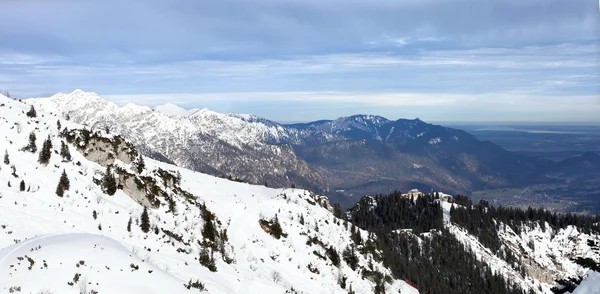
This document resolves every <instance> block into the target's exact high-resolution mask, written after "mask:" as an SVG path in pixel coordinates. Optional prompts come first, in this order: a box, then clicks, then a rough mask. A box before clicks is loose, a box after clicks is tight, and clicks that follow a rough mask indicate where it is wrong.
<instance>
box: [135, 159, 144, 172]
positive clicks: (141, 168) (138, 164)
mask: <svg viewBox="0 0 600 294" xmlns="http://www.w3.org/2000/svg"><path fill="white" fill-rule="evenodd" d="M135 167H136V169H137V172H138V174H141V173H142V171H144V168H146V163H145V162H144V157H143V156H142V154H140V155H139V156H138V158H137V162H136V164H135Z"/></svg>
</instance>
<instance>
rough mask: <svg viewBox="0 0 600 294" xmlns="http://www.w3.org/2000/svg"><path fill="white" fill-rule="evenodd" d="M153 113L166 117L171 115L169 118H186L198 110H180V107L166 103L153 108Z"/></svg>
mask: <svg viewBox="0 0 600 294" xmlns="http://www.w3.org/2000/svg"><path fill="white" fill-rule="evenodd" d="M154 111H156V112H160V113H164V114H167V115H171V116H180V117H186V116H189V115H191V114H193V113H195V112H196V111H198V109H197V108H193V109H185V108H182V107H180V106H178V105H175V104H172V103H166V104H162V105H158V106H156V107H154Z"/></svg>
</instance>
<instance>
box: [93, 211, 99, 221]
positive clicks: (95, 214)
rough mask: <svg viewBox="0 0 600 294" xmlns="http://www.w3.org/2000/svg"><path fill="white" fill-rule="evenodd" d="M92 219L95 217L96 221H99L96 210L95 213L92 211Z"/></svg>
mask: <svg viewBox="0 0 600 294" xmlns="http://www.w3.org/2000/svg"><path fill="white" fill-rule="evenodd" d="M92 217H93V218H94V219H97V218H98V213H97V212H96V211H95V210H94V211H92Z"/></svg>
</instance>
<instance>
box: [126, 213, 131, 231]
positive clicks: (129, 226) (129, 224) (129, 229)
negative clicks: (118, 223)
mask: <svg viewBox="0 0 600 294" xmlns="http://www.w3.org/2000/svg"><path fill="white" fill-rule="evenodd" d="M127 232H130V233H131V217H129V221H128V222H127Z"/></svg>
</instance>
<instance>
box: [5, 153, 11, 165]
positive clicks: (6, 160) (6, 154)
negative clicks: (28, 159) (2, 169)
mask: <svg viewBox="0 0 600 294" xmlns="http://www.w3.org/2000/svg"><path fill="white" fill-rule="evenodd" d="M4 164H10V159H9V158H8V150H4Z"/></svg>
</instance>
